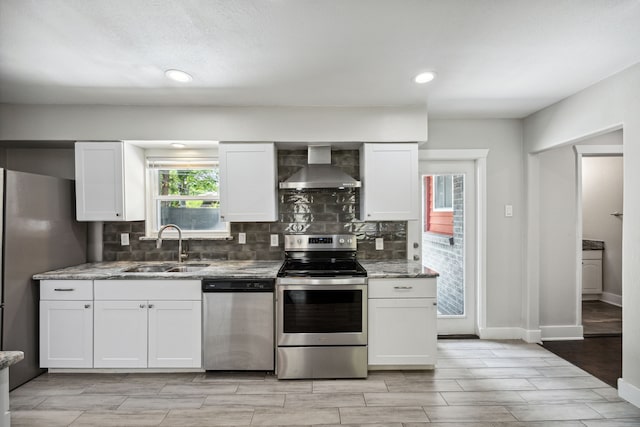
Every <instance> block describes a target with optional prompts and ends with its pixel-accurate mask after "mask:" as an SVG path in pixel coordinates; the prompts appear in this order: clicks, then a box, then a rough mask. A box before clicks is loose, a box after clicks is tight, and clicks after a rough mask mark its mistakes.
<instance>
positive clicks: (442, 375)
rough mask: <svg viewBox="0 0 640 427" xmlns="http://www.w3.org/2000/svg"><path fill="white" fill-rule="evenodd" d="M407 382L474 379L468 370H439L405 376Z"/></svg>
mask: <svg viewBox="0 0 640 427" xmlns="http://www.w3.org/2000/svg"><path fill="white" fill-rule="evenodd" d="M405 377H406V378H407V380H428V379H431V380H456V379H458V378H473V374H472V373H471V369H468V368H438V369H435V370H433V371H431V372H429V373H428V374H417V373H415V374H410V373H407V374H405Z"/></svg>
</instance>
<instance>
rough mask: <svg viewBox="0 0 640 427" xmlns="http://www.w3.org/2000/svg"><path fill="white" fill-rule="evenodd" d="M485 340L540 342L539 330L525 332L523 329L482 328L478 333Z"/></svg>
mask: <svg viewBox="0 0 640 427" xmlns="http://www.w3.org/2000/svg"><path fill="white" fill-rule="evenodd" d="M478 336H479V337H480V339H483V340H524V341H526V342H540V339H539V338H540V331H539V330H531V331H528V330H525V329H523V328H511V327H502V328H480V331H479V333H478Z"/></svg>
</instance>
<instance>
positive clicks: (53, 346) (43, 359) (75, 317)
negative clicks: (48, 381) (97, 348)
mask: <svg viewBox="0 0 640 427" xmlns="http://www.w3.org/2000/svg"><path fill="white" fill-rule="evenodd" d="M92 305H93V302H92V301H40V367H41V368H91V367H92V366H93V307H92Z"/></svg>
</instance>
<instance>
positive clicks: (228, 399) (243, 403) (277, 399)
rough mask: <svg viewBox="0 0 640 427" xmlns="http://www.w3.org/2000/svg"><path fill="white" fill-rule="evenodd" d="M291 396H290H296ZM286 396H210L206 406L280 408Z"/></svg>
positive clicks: (205, 402) (206, 400)
mask: <svg viewBox="0 0 640 427" xmlns="http://www.w3.org/2000/svg"><path fill="white" fill-rule="evenodd" d="M295 395H296V394H291V395H290V396H295ZM284 400H285V395H284V394H215V395H211V396H208V397H207V398H206V399H205V401H204V406H226V407H251V408H261V407H271V406H275V407H280V408H282V407H283V406H284Z"/></svg>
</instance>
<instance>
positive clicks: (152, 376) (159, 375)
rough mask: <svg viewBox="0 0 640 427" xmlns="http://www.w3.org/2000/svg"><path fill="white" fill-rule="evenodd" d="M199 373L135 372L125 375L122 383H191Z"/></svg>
mask: <svg viewBox="0 0 640 427" xmlns="http://www.w3.org/2000/svg"><path fill="white" fill-rule="evenodd" d="M200 375H201V374H200V373H193V372H149V373H144V372H141V373H140V372H136V373H131V374H127V376H126V377H125V379H124V380H123V381H124V382H151V383H153V382H160V383H176V382H192V381H195V379H196V378H197V377H198V376H200Z"/></svg>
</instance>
